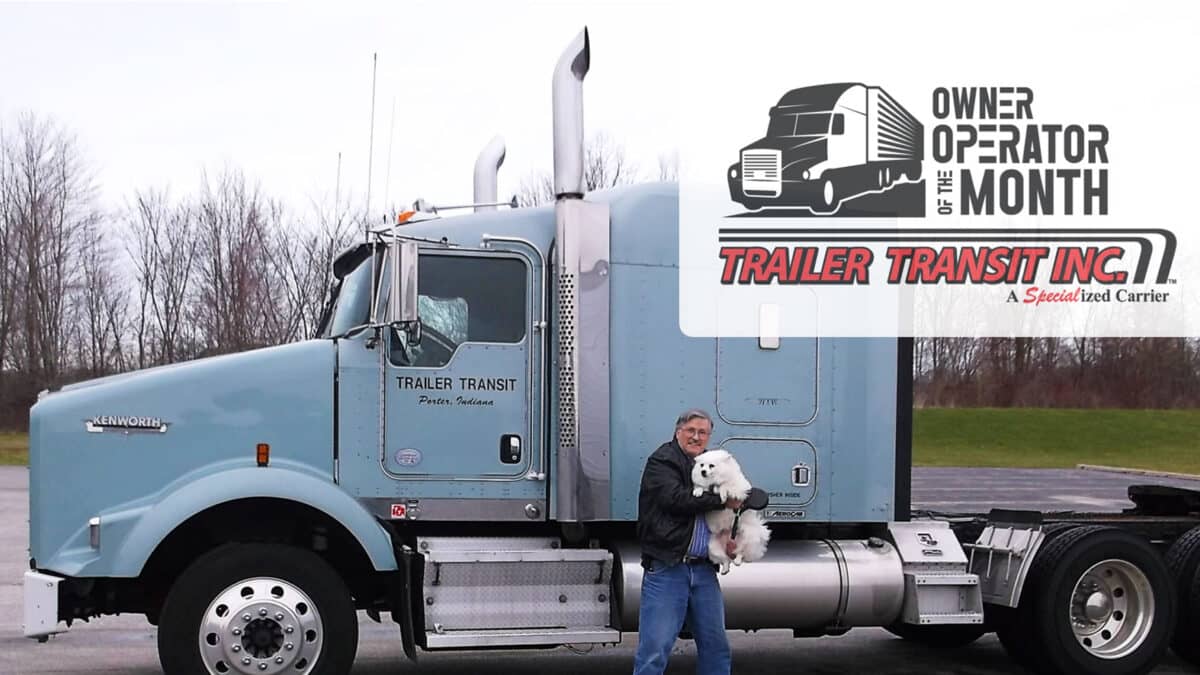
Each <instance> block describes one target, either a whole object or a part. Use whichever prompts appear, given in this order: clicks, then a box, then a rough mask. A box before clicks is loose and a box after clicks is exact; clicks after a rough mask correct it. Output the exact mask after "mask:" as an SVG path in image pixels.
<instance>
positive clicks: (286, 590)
mask: <svg viewBox="0 0 1200 675" xmlns="http://www.w3.org/2000/svg"><path fill="white" fill-rule="evenodd" d="M357 650H358V618H357V616H356V615H355V611H354V604H353V602H352V601H351V599H350V593H349V591H347V590H346V585H345V584H344V583H343V582H342V579H341V577H339V576H338V574H337V572H335V571H334V570H333V568H332V567H330V566H329V564H328V563H326V562H325V561H324V560H323V559H322V558H321V557H320V556H318V555H316V554H315V553H313V552H311V551H308V550H305V549H301V548H297V547H294V546H284V545H277V544H228V545H224V546H221V547H219V548H216V549H214V550H212V551H210V552H208V553H206V554H205V555H203V556H201V557H200V558H199V559H197V560H196V561H195V562H194V563H192V565H191V566H190V567H188V568H187V569H186V570H185V571H184V572H183V574H181V575H180V576H179V578H178V579H177V580H176V581H175V583H174V585H173V586H172V587H171V591H170V592H169V593H168V594H167V599H166V602H164V603H163V610H162V617H161V620H160V623H159V629H158V656H159V661H160V663H161V664H162V668H163V672H166V673H172V675H175V674H179V675H205V674H208V675H214V674H218V675H251V674H254V675H261V674H262V673H266V674H268V675H274V674H276V673H284V672H286V673H288V674H289V675H344V674H345V673H349V672H350V667H351V665H352V664H353V663H354V655H355V652H356V651H357ZM264 664H265V665H266V668H263V667H262V666H263V665H264Z"/></svg>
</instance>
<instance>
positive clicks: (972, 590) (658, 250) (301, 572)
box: [24, 31, 1200, 675]
mask: <svg viewBox="0 0 1200 675" xmlns="http://www.w3.org/2000/svg"><path fill="white" fill-rule="evenodd" d="M589 60H590V57H589V46H588V37H587V33H586V31H584V32H583V33H581V34H580V35H579V36H578V37H577V38H576V39H575V40H574V41H573V42H572V43H571V45H570V46H569V47H568V49H567V51H566V52H565V53H564V54H563V56H562V57H561V59H560V61H559V64H558V67H557V69H556V73H555V79H554V99H555V118H554V119H555V125H554V126H555V187H556V193H557V195H558V198H557V201H556V203H555V204H554V205H553V206H552V207H550V206H548V207H544V208H531V209H520V210H511V211H503V212H502V211H496V210H482V211H479V212H476V213H474V214H471V215H466V216H461V217H455V218H446V219H433V220H427V221H424V222H419V223H415V224H409V225H405V226H403V227H397V228H394V229H392V230H390V231H388V232H385V233H380V234H376V235H373V236H372V237H371V238H370V239H369V240H368V241H366V242H365V243H363V244H361V245H358V246H356V247H354V248H352V249H351V250H349V251H347V252H346V253H345V254H343V255H342V256H341V257H340V258H338V260H337V261H336V263H335V265H334V271H335V276H336V280H337V281H336V285H335V288H334V290H333V292H332V295H331V298H330V300H329V303H328V306H327V309H326V315H325V318H324V321H323V327H322V329H321V331H320V335H319V336H317V337H315V338H314V339H311V340H308V341H304V342H300V343H296V344H289V345H283V346H278V347H272V348H268V349H261V350H257V351H251V352H247V353H242V354H233V355H227V356H220V357H214V358H209V359H203V360H198V361H193V362H189V363H182V364H177V365H172V366H166V367H162V368H155V369H150V370H145V371H141V372H136V373H129V374H125V375H118V376H114V377H109V378H104V379H99V380H94V381H90V382H82V383H79V384H74V385H70V386H65V387H62V388H61V389H58V390H55V391H52V392H46V393H44V394H43V395H42V396H41V397H40V398H39V401H38V402H37V404H36V405H35V406H34V408H33V410H32V412H31V419H30V446H31V457H30V565H29V566H30V569H29V571H28V572H26V573H25V579H24V584H25V586H24V589H25V632H26V634H27V635H28V636H30V637H34V638H39V639H42V640H45V639H46V638H47V637H48V636H50V635H52V634H54V633H57V632H61V631H63V630H66V629H67V628H68V627H69V626H70V624H71V623H72V622H73V621H76V620H80V619H89V618H92V617H97V616H102V615H108V614H115V613H139V614H145V616H146V617H147V619H148V620H149V621H150V622H151V623H152V624H155V625H157V626H158V635H159V652H160V657H161V662H162V665H163V669H164V671H165V672H167V673H171V674H172V675H175V674H178V673H186V674H193V673H210V674H218V673H219V674H224V673H241V674H244V675H249V674H251V673H326V674H329V673H346V672H348V671H349V669H350V666H351V664H352V662H353V659H354V655H355V651H356V648H357V625H358V624H357V612H360V611H362V612H366V613H367V614H369V615H370V616H371V617H372V618H375V619H376V620H379V619H380V618H381V615H390V619H391V620H392V621H394V622H395V624H396V626H397V633H396V635H397V639H398V640H400V641H401V643H402V645H403V648H404V651H405V653H406V654H408V655H409V656H410V657H411V658H414V659H415V658H416V657H417V654H418V651H419V650H422V649H423V650H444V649H484V648H504V647H513V648H515V647H531V646H555V645H564V644H572V645H580V644H610V643H616V642H619V641H620V640H621V639H622V633H628V632H630V631H636V630H637V617H638V600H639V588H640V582H641V575H642V568H641V566H640V559H639V552H638V547H637V544H636V537H635V532H634V526H635V523H636V519H637V494H638V485H639V478H640V475H641V471H642V468H643V465H644V462H645V459H646V457H647V456H648V454H649V453H650V452H651V451H652V450H653V449H654V448H655V447H656V446H657V445H658V444H660V443H661V442H663V441H664V440H667V439H669V438H670V437H671V433H672V423H673V420H674V419H675V417H676V416H677V415H678V413H679V412H680V411H681V410H684V409H687V408H693V407H702V408H707V409H709V410H710V411H712V412H713V414H714V417H715V430H714V435H713V442H714V444H715V445H719V446H721V447H723V448H726V449H728V450H730V451H732V452H733V453H735V455H736V456H737V457H738V458H739V460H740V461H741V463H742V465H743V467H744V468H745V470H746V471H747V473H748V474H749V476H750V478H751V479H752V481H753V482H754V484H755V485H757V486H759V487H761V488H763V489H765V490H766V491H767V492H768V493H769V494H770V500H771V503H770V505H769V506H768V507H767V508H766V510H765V516H766V519H767V520H768V521H769V522H770V525H771V527H772V529H773V532H774V536H773V540H772V543H771V547H770V551H769V553H768V555H767V557H766V558H765V559H764V560H762V561H760V562H756V563H754V564H750V565H745V566H742V567H739V568H735V569H734V570H733V572H732V573H730V574H729V575H727V576H725V577H722V579H721V582H722V586H723V589H724V594H725V600H726V604H727V621H728V625H729V627H730V628H731V629H758V628H784V629H792V630H793V631H794V632H795V635H796V636H798V637H800V636H819V635H826V634H838V633H842V632H845V631H846V630H848V629H850V628H852V627H855V626H885V627H888V628H889V629H890V630H892V631H893V632H895V633H897V634H898V635H900V636H902V637H905V638H907V639H911V640H915V641H919V642H922V643H925V644H928V645H931V646H945V645H958V644H965V643H967V642H970V641H972V640H974V639H976V638H978V637H979V636H981V635H983V634H984V633H985V632H987V631H997V632H998V633H999V634H1000V637H1001V639H1002V640H1003V641H1004V643H1005V645H1006V646H1008V647H1009V648H1010V650H1012V652H1013V654H1014V656H1015V657H1016V658H1017V659H1018V660H1019V661H1020V662H1022V663H1024V664H1026V665H1028V666H1030V667H1031V668H1036V669H1039V670H1042V671H1047V672H1063V673H1085V672H1086V673H1141V672H1146V671H1147V670H1148V669H1149V668H1151V667H1152V666H1153V664H1154V663H1155V662H1156V661H1157V660H1158V659H1159V658H1160V657H1161V656H1162V654H1163V652H1164V650H1165V649H1166V648H1167V646H1168V642H1169V640H1170V636H1171V633H1172V630H1173V629H1176V631H1177V634H1179V635H1184V636H1187V638H1190V631H1192V630H1194V628H1195V625H1196V624H1195V619H1194V612H1195V604H1196V603H1195V602H1194V600H1195V598H1193V596H1194V595H1195V591H1193V590H1191V589H1192V588H1193V586H1192V584H1191V581H1192V579H1193V578H1194V577H1195V572H1196V567H1197V561H1198V559H1200V544H1198V543H1197V542H1200V534H1197V532H1196V531H1194V530H1191V528H1192V527H1193V526H1194V525H1195V524H1196V518H1195V517H1194V511H1195V510H1196V509H1195V508H1194V504H1191V503H1190V502H1188V499H1189V498H1190V496H1189V495H1187V494H1171V493H1165V492H1154V493H1150V492H1146V493H1144V494H1143V493H1138V494H1137V495H1135V496H1136V497H1137V498H1138V500H1139V508H1140V509H1141V511H1139V513H1137V514H1133V515H1113V516H1108V517H1100V516H1097V517H1091V518H1087V519H1086V520H1089V521H1090V522H1087V523H1081V522H1080V520H1084V519H1085V518H1084V517H1083V516H1079V517H1077V518H1075V519H1074V520H1073V521H1072V522H1054V523H1049V522H1048V521H1049V520H1051V519H1049V518H1043V516H1042V514H1038V513H1031V512H993V513H992V514H991V517H990V518H964V519H955V520H938V519H931V518H921V519H912V518H911V517H910V513H909V473H910V468H911V443H910V437H911V372H912V371H911V362H912V354H911V342H910V341H907V340H890V339H804V338H783V339H782V340H779V341H778V342H776V341H774V340H763V341H761V342H760V340H758V339H754V338H744V339H711V338H709V339H705V338H693V337H687V336H685V335H683V334H682V333H681V332H680V330H679V321H678V311H679V310H678V298H679V285H678V284H679V277H678V265H679V246H678V241H679V231H678V228H679V217H678V192H677V189H676V187H675V186H673V185H669V184H654V185H643V186H636V187H630V188H625V189H620V190H613V191H610V192H603V193H597V194H591V195H585V194H584V192H585V190H584V188H583V185H584V183H583V179H582V107H581V106H582V103H581V101H582V98H581V91H582V82H583V77H584V75H585V74H586V72H587V70H588V67H589ZM492 184H493V185H494V180H493V181H492ZM492 201H495V200H494V199H492ZM1147 514H1148V515H1147ZM1059 520H1060V521H1061V520H1062V519H1061V518H1060V519H1059ZM1131 522H1136V523H1137V524H1138V526H1139V527H1140V528H1141V529H1140V530H1132V529H1130V528H1129V527H1127V525H1128V524H1129V523H1131ZM1185 532H1188V534H1186V535H1185V534H1183V533H1185ZM1181 535H1182V536H1181ZM1168 545H1169V546H1170V549H1169V552H1168V553H1167V555H1166V556H1165V559H1166V560H1167V561H1169V562H1170V565H1169V566H1168V565H1167V564H1165V563H1164V556H1163V555H1162V553H1161V551H1160V550H1159V549H1162V548H1166V547H1167V546H1168ZM1177 589H1181V590H1177ZM1185 591H1186V592H1185ZM1177 596H1178V597H1177ZM1177 615H1178V618H1177ZM1187 642H1188V639H1179V640H1177V646H1178V647H1179V649H1180V650H1181V653H1183V654H1185V655H1186V656H1188V657H1189V658H1194V657H1195V651H1194V650H1195V647H1194V646H1193V647H1191V650H1193V651H1190V652H1189V651H1188V650H1189V645H1188V644H1187ZM46 649H53V647H52V646H47V647H46Z"/></svg>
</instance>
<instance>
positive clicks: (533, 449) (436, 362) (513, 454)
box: [379, 250, 546, 520]
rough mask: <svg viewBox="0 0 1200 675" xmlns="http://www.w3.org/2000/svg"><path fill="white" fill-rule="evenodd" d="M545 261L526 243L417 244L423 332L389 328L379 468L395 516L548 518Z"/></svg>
mask: <svg viewBox="0 0 1200 675" xmlns="http://www.w3.org/2000/svg"><path fill="white" fill-rule="evenodd" d="M538 264H539V262H538V261H536V260H535V259H534V258H532V257H530V256H528V255H525V254H524V253H522V252H519V251H499V250H483V251H462V250H422V251H421V253H420V257H419V263H418V291H419V293H418V309H419V313H420V319H421V331H420V336H419V339H413V338H411V337H410V336H409V335H408V334H407V333H405V332H401V331H389V335H388V345H387V351H386V354H387V358H386V360H385V365H384V378H383V381H384V388H383V392H382V395H383V397H384V399H385V402H386V403H385V413H384V416H385V419H384V424H385V428H384V434H383V437H384V444H383V445H384V449H383V452H382V456H381V457H380V461H379V467H380V471H382V473H383V475H384V476H385V477H386V479H387V480H388V481H390V482H391V486H392V487H391V491H392V492H393V493H394V495H395V496H396V498H397V499H396V500H394V501H395V502H396V503H398V504H400V505H401V508H400V509H399V510H400V513H399V514H397V513H393V514H392V515H393V516H394V517H397V516H398V517H404V518H408V519H421V520H543V519H545V517H546V483H545V473H546V467H545V453H544V452H543V450H542V441H543V439H542V438H541V434H540V428H541V424H540V410H541V406H540V405H537V402H540V397H541V388H540V387H537V386H535V383H536V381H537V379H536V378H539V377H540V368H537V367H535V366H536V364H539V363H540V361H541V357H542V354H541V351H542V343H541V333H540V332H537V329H539V328H540V326H539V325H537V322H536V321H535V318H536V317H538V315H537V314H535V312H534V310H535V307H536V308H540V303H539V302H538V300H537V299H538V298H539V297H540V293H541V292H542V290H541V289H540V288H537V287H536V286H537V285H538V282H539V281H540V277H539V276H536V275H535V271H537V272H540V270H535V266H537V265H538ZM393 511H395V507H393Z"/></svg>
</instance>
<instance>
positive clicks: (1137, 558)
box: [1021, 526, 1175, 675]
mask: <svg viewBox="0 0 1200 675" xmlns="http://www.w3.org/2000/svg"><path fill="white" fill-rule="evenodd" d="M1029 581H1031V582H1033V586H1032V587H1031V588H1027V592H1031V593H1032V594H1031V595H1028V600H1029V609H1028V614H1027V616H1028V618H1029V621H1028V622H1027V625H1028V631H1029V637H1030V638H1032V643H1033V647H1032V652H1031V654H1032V655H1033V656H1034V657H1035V661H1034V663H1033V667H1034V669H1035V670H1037V671H1038V672H1042V673H1063V674H1067V675H1140V674H1142V673H1147V672H1149V671H1150V670H1151V669H1152V668H1153V667H1154V666H1155V664H1157V663H1158V661H1159V659H1160V658H1162V655H1163V653H1164V652H1165V651H1166V649H1167V646H1168V641H1169V639H1170V635H1171V627H1172V625H1173V623H1174V620H1175V596H1174V595H1173V593H1172V588H1171V580H1170V573H1169V572H1168V571H1167V567H1166V564H1165V563H1164V562H1163V560H1162V558H1161V557H1160V556H1159V555H1158V552H1157V551H1155V550H1154V548H1152V547H1151V546H1150V544H1149V543H1148V542H1146V541H1145V540H1143V539H1141V538H1140V537H1137V536H1135V535H1132V534H1130V533H1128V532H1125V531H1123V530H1119V529H1116V528H1110V527H1098V526H1085V527H1075V528H1072V529H1070V530H1069V531H1067V532H1064V533H1062V534H1061V535H1059V536H1057V537H1055V538H1054V539H1052V540H1051V541H1050V542H1048V543H1047V544H1046V545H1045V546H1044V547H1043V548H1042V549H1041V550H1040V551H1039V552H1038V555H1037V558H1035V559H1034V561H1033V567H1032V568H1031V569H1030V578H1029ZM1025 595H1026V593H1024V592H1023V593H1022V596H1023V597H1022V603H1021V605H1022V608H1021V609H1024V607H1025V605H1026V602H1025V600H1026V597H1025Z"/></svg>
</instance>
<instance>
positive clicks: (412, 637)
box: [388, 546, 425, 663]
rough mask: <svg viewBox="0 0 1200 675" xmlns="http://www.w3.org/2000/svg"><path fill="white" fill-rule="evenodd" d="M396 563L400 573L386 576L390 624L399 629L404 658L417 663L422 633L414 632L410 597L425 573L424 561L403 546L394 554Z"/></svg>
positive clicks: (416, 628)
mask: <svg viewBox="0 0 1200 675" xmlns="http://www.w3.org/2000/svg"><path fill="white" fill-rule="evenodd" d="M396 562H397V563H399V565H400V570H399V571H398V572H396V573H395V574H393V575H389V582H388V596H389V597H388V600H389V602H390V603H391V606H392V620H393V621H395V622H396V623H397V624H399V626H400V642H401V644H402V645H403V647H404V655H405V656H407V657H408V658H409V659H410V660H412V662H413V663H416V662H417V637H416V636H417V635H418V634H421V633H423V632H424V630H423V628H422V629H421V630H418V626H417V625H416V618H415V617H416V613H415V610H414V602H416V601H417V599H416V596H414V595H413V589H414V588H421V577H422V574H423V573H424V569H425V565H424V562H425V558H424V557H422V556H420V555H417V554H416V553H414V552H413V551H412V550H411V549H409V548H408V547H407V546H405V547H403V548H399V549H397V550H396Z"/></svg>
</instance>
